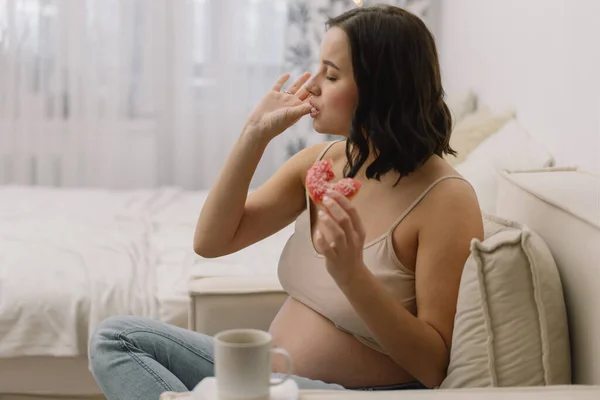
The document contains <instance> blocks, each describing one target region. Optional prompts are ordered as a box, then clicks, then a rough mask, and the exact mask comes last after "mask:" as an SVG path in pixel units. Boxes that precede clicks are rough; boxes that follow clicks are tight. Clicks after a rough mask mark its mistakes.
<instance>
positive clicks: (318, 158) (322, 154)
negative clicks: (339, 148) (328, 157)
mask: <svg viewBox="0 0 600 400" xmlns="http://www.w3.org/2000/svg"><path fill="white" fill-rule="evenodd" d="M343 141H344V140H335V141H333V142H331V143H329V144H328V145H327V146H325V148H324V149H323V150H321V153H319V156H318V157H317V161H321V160H322V159H323V157H325V153H327V151H328V150H329V148H330V147H331V146H333V145H334V144H336V143H338V142H343Z"/></svg>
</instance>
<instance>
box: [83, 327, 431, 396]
mask: <svg viewBox="0 0 600 400" xmlns="http://www.w3.org/2000/svg"><path fill="white" fill-rule="evenodd" d="M89 359H90V367H91V371H92V374H93V375H94V378H95V379H96V382H97V383H98V385H99V386H100V389H102V392H103V393H104V395H105V396H106V398H107V399H108V400H134V399H140V400H142V399H143V400H151V399H156V400H158V398H159V396H160V394H161V393H162V392H165V391H171V392H187V391H191V390H192V389H193V388H194V387H195V386H196V385H197V384H198V382H200V381H201V380H202V379H203V378H205V377H209V376H214V358H213V339H212V337H210V336H208V335H204V334H201V333H197V332H193V331H190V330H187V329H182V328H179V327H176V326H172V325H168V324H165V323H163V322H160V321H155V320H152V319H148V318H141V317H133V316H123V317H112V318H108V319H106V320H105V321H103V322H102V323H101V324H100V326H99V327H98V329H96V331H95V332H94V334H93V335H92V339H91V341H90V346H89ZM281 376H282V374H273V377H276V378H281ZM290 378H291V379H293V380H294V381H296V383H297V384H298V386H299V387H300V389H329V390H345V388H344V387H343V386H341V385H338V384H335V383H326V382H322V381H315V380H311V379H308V378H303V377H299V376H291V377H290ZM417 388H423V386H422V385H420V384H419V383H415V384H410V383H409V384H404V385H396V386H386V387H374V388H362V389H358V390H399V389H417Z"/></svg>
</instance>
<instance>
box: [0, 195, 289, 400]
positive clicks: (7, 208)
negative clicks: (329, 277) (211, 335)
mask: <svg viewBox="0 0 600 400" xmlns="http://www.w3.org/2000/svg"><path fill="white" fill-rule="evenodd" d="M206 195H207V192H204V191H196V192H195V191H185V190H181V189H178V188H174V187H165V188H160V189H152V190H127V191H117V190H103V189H65V188H61V189H57V188H50V187H25V186H2V187H0V398H2V400H9V399H12V398H13V397H14V396H16V395H27V396H33V395H37V396H39V395H43V396H45V397H46V398H56V397H63V396H75V397H77V398H88V397H90V398H93V397H98V398H102V397H101V396H100V391H99V389H98V388H97V386H96V385H95V382H94V381H93V378H92V376H91V374H90V373H89V371H88V368H87V343H88V339H89V336H90V335H91V333H92V332H93V330H94V328H95V327H96V326H97V325H98V324H99V323H100V322H101V321H102V320H103V319H104V318H106V317H109V316H112V315H124V314H133V315H139V316H145V317H149V318H154V319H159V320H162V321H165V322H167V323H171V324H174V325H177V326H182V327H187V323H188V295H187V285H188V282H189V280H190V278H192V277H196V276H211V275H230V274H231V275H242V276H243V275H272V274H274V273H275V270H276V266H277V260H278V257H279V253H280V252H281V249H282V248H283V246H284V244H285V242H286V240H287V238H288V237H289V236H290V235H291V233H292V229H293V228H292V227H291V226H290V227H287V228H285V229H284V230H282V231H281V232H279V233H277V234H276V235H273V236H271V237H270V238H268V239H267V240H265V241H262V242H260V243H258V244H256V245H254V246H251V247H249V248H247V249H244V250H242V251H240V252H238V253H236V254H232V255H230V256H226V257H222V258H219V259H212V260H208V259H203V258H202V257H200V256H198V255H196V254H195V253H194V252H193V250H192V238H193V230H194V225H195V222H196V219H197V216H198V212H199V210H200V209H201V207H202V204H203V202H204V200H205V199H206ZM14 398H15V399H16V398H19V399H25V398H27V397H21V396H17V397H14ZM35 398H36V399H38V400H40V397H35Z"/></svg>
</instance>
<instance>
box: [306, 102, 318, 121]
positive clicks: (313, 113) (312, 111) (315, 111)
mask: <svg viewBox="0 0 600 400" xmlns="http://www.w3.org/2000/svg"><path fill="white" fill-rule="evenodd" d="M308 103H309V104H310V105H311V106H312V108H311V109H310V116H311V117H312V118H316V116H317V115H319V108H318V107H317V106H315V103H313V102H312V101H310V100H309V101H308Z"/></svg>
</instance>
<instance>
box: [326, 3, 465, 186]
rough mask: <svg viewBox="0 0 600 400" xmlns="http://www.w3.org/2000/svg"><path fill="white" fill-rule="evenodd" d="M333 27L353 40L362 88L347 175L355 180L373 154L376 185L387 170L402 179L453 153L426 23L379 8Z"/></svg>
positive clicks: (370, 170)
mask: <svg viewBox="0 0 600 400" xmlns="http://www.w3.org/2000/svg"><path fill="white" fill-rule="evenodd" d="M332 27H339V28H341V29H343V30H344V31H345V32H346V35H347V36H348V39H349V41H350V51H351V53H352V65H353V68H354V79H355V81H356V85H357V87H358V104H357V107H356V110H355V111H354V117H353V120H352V124H351V129H350V136H349V138H348V140H347V141H346V156H347V159H348V164H347V165H346V167H345V168H344V175H345V176H346V177H354V176H356V174H357V172H358V170H359V169H360V168H361V167H362V165H363V164H364V163H365V162H366V160H367V158H368V156H369V153H370V151H373V152H374V154H375V156H376V158H375V160H374V161H373V162H372V163H371V164H370V165H368V166H367V169H366V176H367V178H368V179H371V178H375V179H377V180H379V179H380V177H381V175H383V174H385V173H386V172H388V171H390V170H394V171H397V172H398V173H399V174H400V179H401V178H402V177H403V176H407V175H408V174H410V173H412V172H413V171H415V170H416V169H417V168H418V167H419V166H421V165H422V164H423V163H425V161H427V159H429V157H431V156H432V155H434V154H437V155H438V156H442V155H444V154H452V155H456V152H455V151H454V150H453V149H452V148H451V147H450V132H451V129H452V128H451V127H452V117H451V115H450V111H449V109H448V106H447V105H446V103H445V101H444V90H443V88H442V81H441V76H440V67H439V60H438V55H437V50H436V46H435V40H434V38H433V35H432V34H431V32H430V31H429V29H427V27H426V26H425V24H424V23H423V21H422V20H421V19H420V18H418V17H417V16H415V15H414V14H412V13H410V12H408V11H406V10H403V9H401V8H398V7H394V6H390V5H377V6H372V7H365V8H353V9H352V10H350V11H348V12H346V13H344V14H342V15H340V16H338V17H335V18H330V19H329V20H328V21H327V29H330V28H332ZM400 179H399V180H400ZM396 183H397V182H396Z"/></svg>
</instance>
